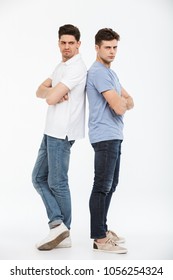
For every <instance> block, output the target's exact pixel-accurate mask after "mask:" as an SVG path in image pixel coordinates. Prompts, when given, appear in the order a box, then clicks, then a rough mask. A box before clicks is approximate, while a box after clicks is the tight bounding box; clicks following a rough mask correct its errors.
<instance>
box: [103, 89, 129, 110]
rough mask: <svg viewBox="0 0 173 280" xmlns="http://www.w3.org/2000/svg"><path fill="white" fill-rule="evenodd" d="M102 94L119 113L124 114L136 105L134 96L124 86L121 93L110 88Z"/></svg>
mask: <svg viewBox="0 0 173 280" xmlns="http://www.w3.org/2000/svg"><path fill="white" fill-rule="evenodd" d="M102 94H103V96H104V98H105V99H106V101H107V102H108V104H109V106H110V107H111V108H112V109H113V110H114V111H115V113H116V114H117V115H124V114H125V112H126V111H127V110H130V109H132V108H133V106H134V103H133V99H132V97H131V96H130V95H129V94H128V93H127V92H126V90H125V89H124V88H122V90H121V95H119V94H118V93H117V92H116V91H115V90H108V91H105V92H103V93H102Z"/></svg>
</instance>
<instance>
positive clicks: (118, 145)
mask: <svg viewBox="0 0 173 280" xmlns="http://www.w3.org/2000/svg"><path fill="white" fill-rule="evenodd" d="M115 141H116V140H115ZM115 153H117V160H116V165H115V171H114V178H113V183H112V187H111V189H110V192H109V193H108V195H107V196H106V203H105V230H106V231H108V228H107V213H108V210H109V206H110V201H111V198H112V195H113V193H114V192H115V190H116V187H117V185H118V181H119V171H120V158H121V142H119V141H118V142H117V143H116V142H115Z"/></svg>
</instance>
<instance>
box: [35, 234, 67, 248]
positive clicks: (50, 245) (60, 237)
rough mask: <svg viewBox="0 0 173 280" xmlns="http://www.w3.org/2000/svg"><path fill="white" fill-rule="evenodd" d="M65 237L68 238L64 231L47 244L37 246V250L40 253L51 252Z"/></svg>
mask: <svg viewBox="0 0 173 280" xmlns="http://www.w3.org/2000/svg"><path fill="white" fill-rule="evenodd" d="M67 237H69V231H64V232H62V233H61V234H60V235H58V236H57V237H56V238H55V239H53V240H51V241H49V242H47V243H44V244H43V245H41V246H39V247H38V248H37V249H38V250H40V251H49V250H52V249H53V248H55V247H56V246H57V245H58V244H59V243H61V242H62V241H63V240H64V239H65V238H67Z"/></svg>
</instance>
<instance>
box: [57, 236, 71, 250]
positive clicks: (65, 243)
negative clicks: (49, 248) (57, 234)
mask: <svg viewBox="0 0 173 280" xmlns="http://www.w3.org/2000/svg"><path fill="white" fill-rule="evenodd" d="M71 246H72V242H71V237H70V236H68V237H66V238H65V239H64V240H63V241H62V242H60V243H59V244H58V245H57V246H56V248H70V247H71Z"/></svg>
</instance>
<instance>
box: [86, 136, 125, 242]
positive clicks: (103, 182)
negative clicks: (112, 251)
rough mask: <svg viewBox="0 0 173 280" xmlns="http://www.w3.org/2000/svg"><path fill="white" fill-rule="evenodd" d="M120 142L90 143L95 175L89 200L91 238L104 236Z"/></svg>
mask: <svg viewBox="0 0 173 280" xmlns="http://www.w3.org/2000/svg"><path fill="white" fill-rule="evenodd" d="M121 142H122V140H108V141H102V142H98V143H94V144H92V146H93V149H94V151H95V176H94V184H93V189H92V192H91V196H90V201H89V208H90V225H91V238H92V239H99V238H104V237H106V231H107V230H108V226H107V214H108V210H109V206H110V202H111V198H112V194H113V192H114V191H115V189H116V186H117V185H118V179H119V169H120V156H121Z"/></svg>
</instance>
